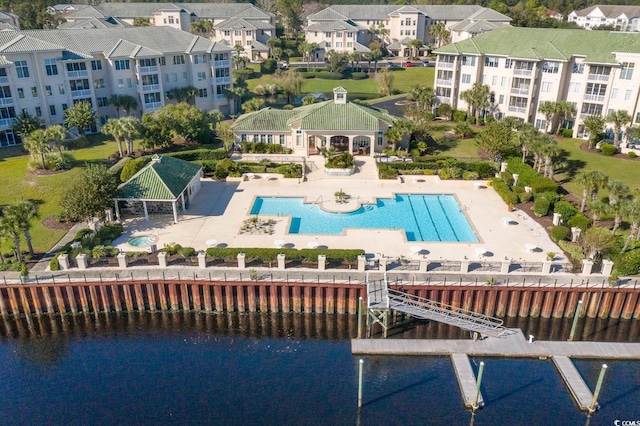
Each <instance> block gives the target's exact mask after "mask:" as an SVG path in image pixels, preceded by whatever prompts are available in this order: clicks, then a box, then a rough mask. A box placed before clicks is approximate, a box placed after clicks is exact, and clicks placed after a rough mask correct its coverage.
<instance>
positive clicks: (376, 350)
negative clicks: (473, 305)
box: [351, 329, 640, 360]
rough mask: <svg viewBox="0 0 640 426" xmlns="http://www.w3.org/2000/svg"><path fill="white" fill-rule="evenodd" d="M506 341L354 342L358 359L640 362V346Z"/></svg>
mask: <svg viewBox="0 0 640 426" xmlns="http://www.w3.org/2000/svg"><path fill="white" fill-rule="evenodd" d="M510 331H511V333H510V334H509V335H508V336H506V337H502V338H499V339H497V338H487V339H483V340H477V341H474V340H471V339H464V340H462V339H450V340H448V339H447V340H445V339H354V340H352V341H351V352H352V353H353V354H354V355H356V354H357V355H422V356H450V355H451V354H454V353H464V354H468V355H471V356H480V357H482V356H486V357H506V358H551V357H552V356H566V357H569V358H584V359H611V360H640V343H618V342H564V341H557V342H553V341H542V340H539V341H534V342H533V343H529V341H528V340H527V339H526V338H525V336H524V335H523V334H522V331H521V330H520V329H511V330H510Z"/></svg>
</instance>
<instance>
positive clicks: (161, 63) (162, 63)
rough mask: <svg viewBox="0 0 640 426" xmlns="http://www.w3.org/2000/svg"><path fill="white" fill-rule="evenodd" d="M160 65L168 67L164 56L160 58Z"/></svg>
mask: <svg viewBox="0 0 640 426" xmlns="http://www.w3.org/2000/svg"><path fill="white" fill-rule="evenodd" d="M158 64H159V65H160V66H161V67H164V66H165V65H167V60H166V59H165V57H164V56H163V57H161V58H158Z"/></svg>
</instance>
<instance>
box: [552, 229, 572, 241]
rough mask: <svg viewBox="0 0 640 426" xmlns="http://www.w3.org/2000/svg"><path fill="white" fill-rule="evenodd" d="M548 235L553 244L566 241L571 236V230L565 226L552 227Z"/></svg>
mask: <svg viewBox="0 0 640 426" xmlns="http://www.w3.org/2000/svg"><path fill="white" fill-rule="evenodd" d="M549 234H550V235H551V239H552V240H553V241H555V242H558V241H562V240H566V239H567V238H568V237H569V235H571V230H570V229H569V228H567V227H566V226H553V227H551V228H550V232H549Z"/></svg>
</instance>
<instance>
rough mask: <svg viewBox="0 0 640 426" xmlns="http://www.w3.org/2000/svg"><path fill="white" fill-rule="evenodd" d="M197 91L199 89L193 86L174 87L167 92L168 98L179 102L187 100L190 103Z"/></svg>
mask: <svg viewBox="0 0 640 426" xmlns="http://www.w3.org/2000/svg"><path fill="white" fill-rule="evenodd" d="M197 93H198V89H196V88H195V87H193V86H185V87H174V88H173V89H171V90H169V91H168V92H167V98H169V99H171V100H175V101H176V102H177V103H181V102H187V103H189V104H190V103H191V100H192V99H193V98H194V97H195V95H196V94H197Z"/></svg>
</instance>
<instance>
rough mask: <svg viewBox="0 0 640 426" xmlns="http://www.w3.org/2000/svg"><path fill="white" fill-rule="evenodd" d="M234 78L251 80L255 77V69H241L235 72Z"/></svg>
mask: <svg viewBox="0 0 640 426" xmlns="http://www.w3.org/2000/svg"><path fill="white" fill-rule="evenodd" d="M233 76H234V77H235V78H238V79H242V80H249V79H250V78H252V77H253V69H251V68H239V69H236V70H233Z"/></svg>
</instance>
